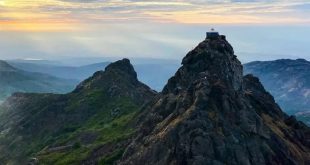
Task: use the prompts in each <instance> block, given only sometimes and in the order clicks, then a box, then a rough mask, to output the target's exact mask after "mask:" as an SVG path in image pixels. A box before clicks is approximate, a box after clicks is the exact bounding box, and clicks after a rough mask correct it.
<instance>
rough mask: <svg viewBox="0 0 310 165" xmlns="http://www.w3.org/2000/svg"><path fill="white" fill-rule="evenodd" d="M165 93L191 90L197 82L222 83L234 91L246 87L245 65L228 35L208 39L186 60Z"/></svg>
mask: <svg viewBox="0 0 310 165" xmlns="http://www.w3.org/2000/svg"><path fill="white" fill-rule="evenodd" d="M182 65H183V66H182V67H181V68H180V69H179V70H178V71H177V73H176V74H175V76H174V77H172V78H171V79H170V80H169V82H168V84H167V86H166V87H165V88H164V92H169V91H170V92H171V91H174V92H175V91H178V90H180V89H188V88H189V87H190V86H191V85H193V83H194V84H195V83H196V84H197V83H198V82H208V83H211V84H214V83H219V82H220V83H222V84H223V85H224V86H225V87H227V88H230V89H233V90H241V88H242V75H243V73H242V65H241V63H240V61H239V60H238V59H237V58H236V55H234V50H233V48H232V46H231V45H230V44H229V42H228V41H227V40H226V37H225V36H220V37H218V38H215V39H208V38H207V39H205V40H204V41H202V42H201V43H200V44H199V45H198V46H197V47H196V48H194V49H193V50H192V51H190V52H189V53H188V54H187V55H186V56H185V57H184V58H183V60H182Z"/></svg>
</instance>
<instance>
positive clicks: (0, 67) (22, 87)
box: [0, 61, 75, 101]
mask: <svg viewBox="0 0 310 165" xmlns="http://www.w3.org/2000/svg"><path fill="white" fill-rule="evenodd" d="M0 85H1V88H0V101H4V100H5V99H6V98H7V97H9V96H10V95H11V94H12V93H14V92H39V93H42V92H49V93H53V92H54V93H66V92H69V91H70V90H72V89H73V87H74V85H75V81H74V80H69V79H61V78H56V77H53V76H50V75H47V74H41V73H34V72H27V71H23V70H21V69H17V68H15V67H13V66H11V65H10V64H8V63H7V62H6V61H0Z"/></svg>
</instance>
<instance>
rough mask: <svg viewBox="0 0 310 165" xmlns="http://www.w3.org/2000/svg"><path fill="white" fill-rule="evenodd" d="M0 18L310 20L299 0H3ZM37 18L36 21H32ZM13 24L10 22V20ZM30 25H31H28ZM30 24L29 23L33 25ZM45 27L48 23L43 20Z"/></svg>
mask: <svg viewBox="0 0 310 165" xmlns="http://www.w3.org/2000/svg"><path fill="white" fill-rule="evenodd" d="M0 2H1V3H0V11H1V13H0V24H1V25H2V26H3V27H2V29H5V23H6V22H4V21H8V20H10V22H11V25H12V22H14V24H16V26H17V27H16V28H18V27H21V26H19V25H18V22H21V23H23V24H25V23H27V24H29V26H32V27H34V26H39V25H36V24H38V23H39V24H42V23H43V24H44V23H47V24H52V23H55V22H61V23H68V24H70V23H72V22H73V23H74V24H76V23H81V24H83V23H84V24H88V23H107V22H108V23H111V22H130V21H133V22H178V23H201V24H205V23H209V24H216V23H225V24H226V23H230V24H242V23H243V24H245V23H257V24H266V23H267V24H274V23H288V24H292V23H294V24H295V23H306V24H308V23H309V19H308V18H309V16H310V13H309V8H310V4H309V1H305V0H304V1H294V0H290V1H289V0H282V1H279V0H272V1H270V0H268V1H267V0H148V1H145V0H144V1H142V0H27V1H20V0H0ZM30 24H33V25H30ZM11 25H10V26H11ZM27 26H28V25H27ZM29 26H28V27H29ZM42 27H43V26H42ZM60 30H63V29H62V28H60Z"/></svg>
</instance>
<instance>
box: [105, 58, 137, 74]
mask: <svg viewBox="0 0 310 165" xmlns="http://www.w3.org/2000/svg"><path fill="white" fill-rule="evenodd" d="M105 70H106V71H107V72H109V71H116V72H122V73H125V74H127V75H128V76H131V77H133V78H135V79H137V73H136V71H135V69H134V68H133V66H132V65H131V63H130V60H129V59H127V58H124V59H122V60H119V61H116V62H114V63H111V64H110V65H108V66H107V67H106V68H105Z"/></svg>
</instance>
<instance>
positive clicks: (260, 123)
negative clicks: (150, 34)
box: [119, 36, 310, 165]
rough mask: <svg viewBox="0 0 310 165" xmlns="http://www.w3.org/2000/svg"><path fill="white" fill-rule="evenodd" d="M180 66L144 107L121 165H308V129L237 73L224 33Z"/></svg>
mask: <svg viewBox="0 0 310 165" xmlns="http://www.w3.org/2000/svg"><path fill="white" fill-rule="evenodd" d="M182 64H183V66H182V67H181V68H180V69H179V70H178V71H177V72H176V74H175V75H174V76H173V77H172V78H171V79H170V80H169V81H168V83H167V85H166V86H165V88H164V90H163V92H162V93H161V94H160V95H159V96H157V97H156V98H154V99H153V101H151V102H150V103H149V104H148V105H147V106H145V107H144V109H143V110H141V111H142V112H145V113H143V114H142V115H141V116H140V122H139V130H138V131H137V135H136V137H135V139H134V141H133V142H132V143H131V144H130V145H129V146H128V147H127V149H126V152H125V153H124V154H123V157H122V159H121V160H120V161H119V164H121V165H125V164H126V165H128V164H130V165H131V164H132V165H133V164H139V162H148V164H188V165H194V164H195V165H200V164H201V165H202V164H218V165H222V164H231V165H241V164H242V165H249V164H253V165H261V164H273V165H275V164H292V165H297V164H304V165H306V164H309V162H310V157H309V155H310V154H309V153H310V144H309V139H310V129H309V128H308V127H306V126H305V125H304V124H302V123H298V122H297V121H296V120H293V119H290V118H289V117H288V116H287V115H286V114H285V113H283V112H282V110H281V109H280V107H279V106H278V105H277V104H276V103H275V101H274V99H273V97H272V96H271V95H270V94H269V93H268V92H267V91H266V90H265V89H264V87H263V85H262V84H261V83H260V81H259V79H258V78H256V77H254V76H252V75H248V76H245V77H243V76H242V72H243V71H242V70H243V67H242V65H241V63H240V62H239V60H238V59H237V58H236V56H235V55H234V51H233V48H232V47H231V45H230V44H229V43H228V42H227V41H226V38H225V37H224V36H216V37H211V38H207V39H206V40H204V41H203V42H201V43H200V44H199V45H198V46H197V47H196V48H195V49H194V50H192V51H190V52H189V53H188V54H187V55H186V56H185V58H184V59H183V62H182ZM291 122H292V123H291ZM294 125H298V129H294V128H293V127H294ZM299 135H300V136H299Z"/></svg>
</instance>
